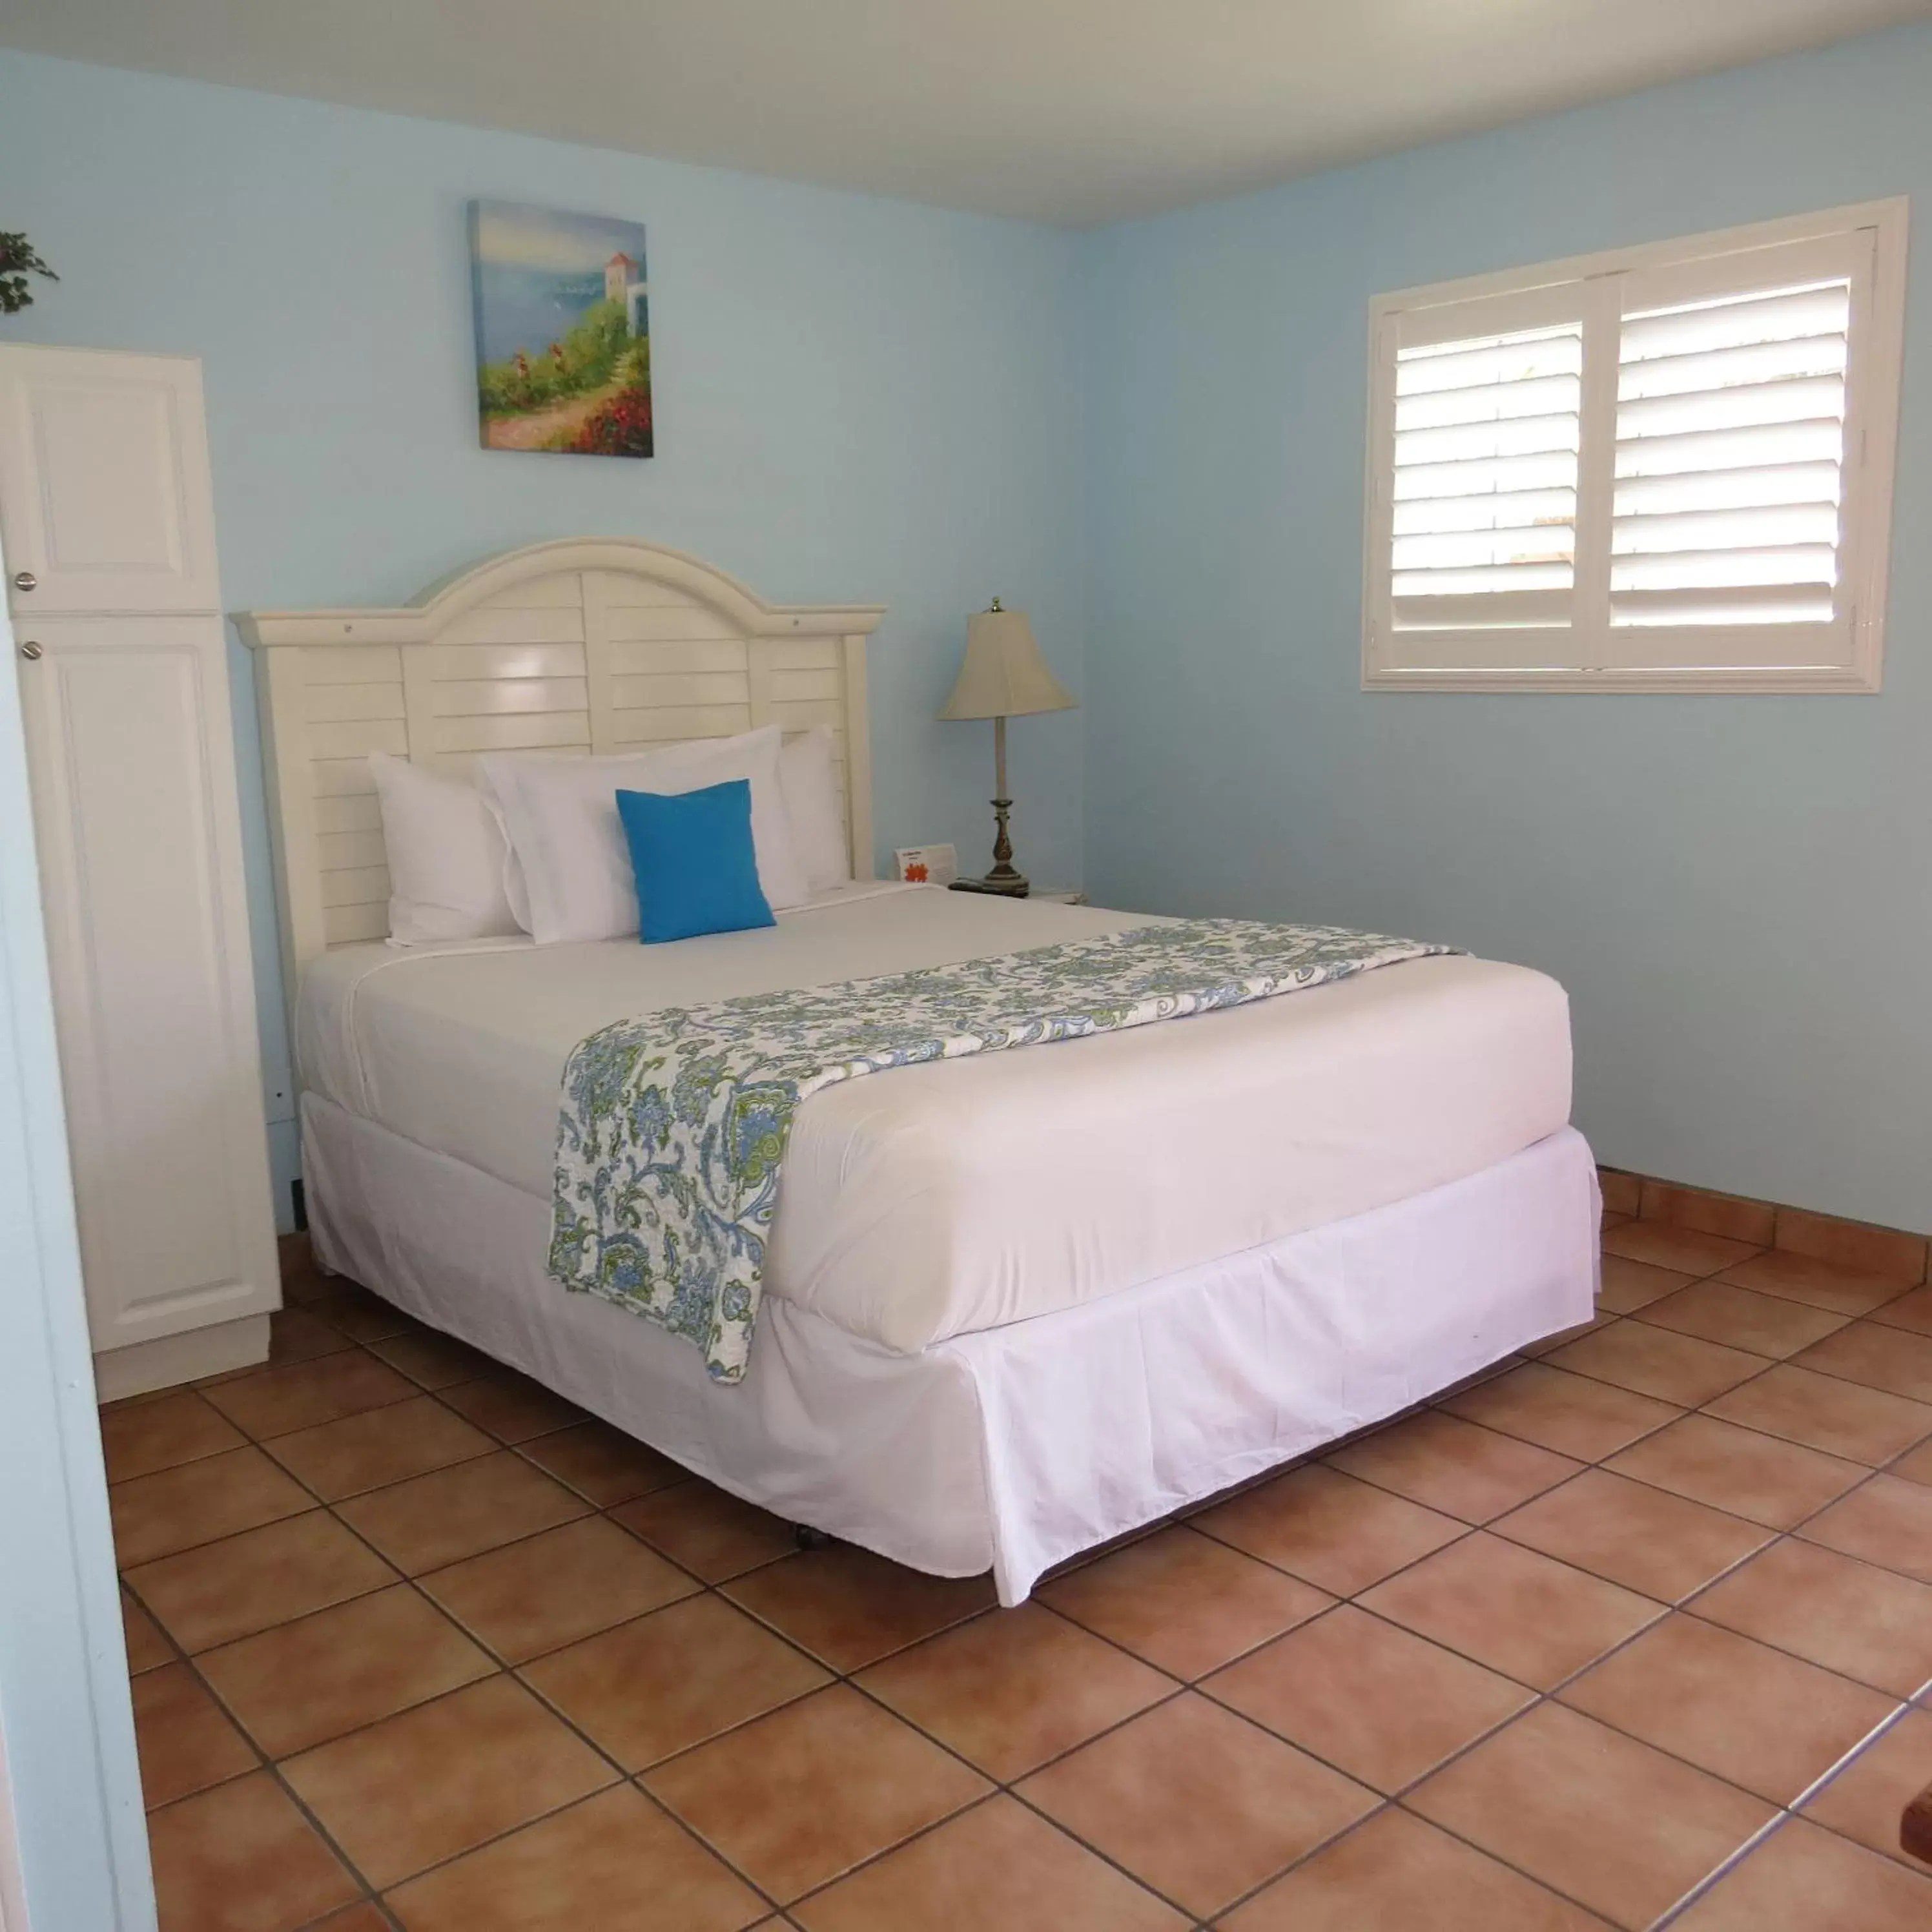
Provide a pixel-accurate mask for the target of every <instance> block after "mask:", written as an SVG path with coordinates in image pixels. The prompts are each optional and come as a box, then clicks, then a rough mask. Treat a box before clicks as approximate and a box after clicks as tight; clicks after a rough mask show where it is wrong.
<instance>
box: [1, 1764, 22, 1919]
mask: <svg viewBox="0 0 1932 1932" xmlns="http://www.w3.org/2000/svg"><path fill="white" fill-rule="evenodd" d="M0 1932H27V1887H26V1879H25V1878H24V1877H23V1875H22V1873H21V1870H20V1833H19V1832H18V1831H17V1829H15V1826H14V1823H13V1785H12V1784H11V1783H10V1781H9V1780H8V1778H7V1739H6V1734H5V1732H4V1731H0Z"/></svg>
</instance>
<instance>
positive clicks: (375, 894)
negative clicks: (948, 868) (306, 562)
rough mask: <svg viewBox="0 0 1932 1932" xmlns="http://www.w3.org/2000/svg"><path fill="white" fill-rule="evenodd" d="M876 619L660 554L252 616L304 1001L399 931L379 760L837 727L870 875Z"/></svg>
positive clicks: (861, 856) (545, 553) (575, 548)
mask: <svg viewBox="0 0 1932 1932" xmlns="http://www.w3.org/2000/svg"><path fill="white" fill-rule="evenodd" d="M883 615H884V611H883V607H881V606H880V605H877V604H853V605H850V606H849V607H844V608H833V607H830V606H829V605H820V604H767V603H766V602H765V601H763V598H760V597H757V596H756V595H754V594H753V593H752V592H751V591H749V590H748V589H745V586H743V585H742V583H738V582H737V581H736V580H734V579H733V578H731V577H727V576H726V575H725V574H724V572H723V571H720V570H715V569H713V568H712V567H711V566H710V565H709V564H706V563H700V562H698V560H697V559H696V558H695V557H691V556H685V555H684V554H683V553H682V552H681V551H678V550H665V549H663V548H661V547H660V546H658V544H648V543H639V542H634V541H629V540H628V539H624V538H565V539H564V540H562V541H559V542H556V543H544V544H532V545H531V547H529V548H528V549H527V550H511V551H509V552H508V553H505V555H503V556H497V557H493V558H491V559H490V560H489V561H488V562H486V563H481V564H478V565H476V566H475V568H473V569H470V570H466V571H463V572H462V573H461V574H459V575H458V576H456V577H451V578H449V579H446V580H445V581H444V582H443V583H441V584H440V585H437V586H432V587H431V589H429V590H427V591H425V592H424V593H423V595H422V596H421V597H419V598H418V599H417V600H416V602H415V603H413V604H408V605H407V606H405V607H403V608H401V609H400V610H249V611H244V612H242V613H239V615H238V616H237V617H236V625H237V627H238V628H239V630H240V631H241V633H242V638H243V640H244V641H245V642H246V643H248V644H249V645H250V646H251V647H252V648H253V649H255V650H257V651H259V652H260V653H261V659H260V664H259V665H258V667H257V669H258V673H259V674H258V676H257V679H256V684H257V694H258V696H259V697H260V706H261V714H262V736H263V759H264V762H265V763H266V766H267V769H268V783H269V814H270V819H271V823H272V831H273V834H274V840H275V888H276V892H277V894H278V898H279V900H280V903H281V918H282V956H283V962H284V973H285V974H286V976H287V981H288V986H289V991H290V997H291V1001H293V994H294V990H295V986H296V979H297V977H298V976H299V974H300V973H301V971H302V968H304V967H305V966H306V965H308V962H310V961H311V959H314V958H315V957H316V956H317V954H319V953H322V952H323V951H325V950H326V949H327V948H328V947H332V946H341V945H346V944H348V943H350V941H355V940H363V939H380V938H383V937H384V936H385V935H386V934H387V933H388V932H389V871H388V868H387V865H386V859H385V853H384V851H383V823H382V820H381V817H380V815H379V814H378V812H377V807H376V793H375V787H374V781H373V780H372V779H371V777H370V775H369V763H368V754H370V753H371V751H392V752H395V753H396V754H398V755H399V756H401V757H409V758H411V759H413V760H416V762H417V763H419V764H427V765H431V766H434V767H435V768H436V769H439V770H446V771H455V772H460V771H463V770H466V769H467V768H468V767H469V765H470V763H472V760H474V758H475V756H476V754H478V752H480V751H520V750H537V749H541V750H544V751H563V752H570V751H577V752H593V751H594V752H605V751H626V750H629V749H631V748H633V747H635V746H639V745H656V744H664V743H667V742H673V741H675V740H676V739H684V738H708V737H721V736H727V735H729V734H730V733H733V732H736V731H745V730H751V728H753V727H754V726H757V725H761V724H781V725H783V726H784V727H786V728H787V730H805V729H808V727H811V726H812V725H814V724H828V725H829V726H830V727H832V733H833V736H834V738H835V741H836V743H837V747H838V766H839V772H840V781H841V785H842V787H843V790H844V800H845V816H846V826H847V834H848V836H849V839H850V847H851V856H852V869H853V877H856V878H870V877H871V876H872V796H871V753H870V744H869V739H868V736H867V724H866V717H865V640H866V638H867V637H868V636H869V635H870V634H871V632H872V631H873V630H874V629H875V628H877V625H878V622H879V619H880V617H881V616H883Z"/></svg>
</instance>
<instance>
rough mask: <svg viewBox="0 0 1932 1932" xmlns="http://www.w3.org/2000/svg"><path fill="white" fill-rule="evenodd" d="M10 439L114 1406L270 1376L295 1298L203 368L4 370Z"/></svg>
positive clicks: (90, 1292)
mask: <svg viewBox="0 0 1932 1932" xmlns="http://www.w3.org/2000/svg"><path fill="white" fill-rule="evenodd" d="M0 425H5V430H4V431H0V548H4V552H5V570H6V572H7V586H8V591H7V597H8V606H9V610H10V616H11V619H12V625H13V640H14V650H15V653H16V666H17V672H18V675H19V679H20V693H21V700H22V709H23V713H24V715H25V717H26V725H27V738H28V747H27V748H28V763H29V766H30V769H31V775H32V781H33V788H34V835H35V838H36V841H37V846H38V850H39V856H40V876H41V890H42V894H43V898H44V900H45V902H46V924H47V944H48V951H49V958H50V962H51V964H52V969H53V981H54V993H55V1019H56V1023H57V1025H58V1032H59V1037H60V1052H61V1070H62V1085H63V1086H64V1088H65V1093H66V1104H67V1116H68V1139H69V1142H70V1146H71V1155H72V1162H73V1169H74V1193H75V1198H76V1202H77V1207H78V1209H79V1214H80V1241H81V1259H82V1265H83V1271H84V1273H85V1274H86V1283H87V1300H88V1315H89V1325H90V1327H91V1329H92V1334H93V1341H94V1348H95V1363H96V1370H97V1375H98V1379H99V1382H100V1385H101V1394H102V1395H103V1397H110V1396H113V1395H119V1394H130V1393H133V1392H134V1391H136V1390H137V1389H139V1388H151V1387H158V1386H160V1385H163V1384H164V1383H166V1382H175V1381H179V1380H183V1379H186V1378H187V1377H189V1376H195V1375H200V1374H205V1373H212V1372H213V1371H214V1370H217V1369H220V1368H226V1367H235V1366H239V1364H241V1363H242V1362H244V1361H251V1360H260V1358H261V1357H262V1355H263V1353H264V1352H266V1346H267V1340H268V1336H267V1326H268V1324H267V1317H268V1314H269V1311H270V1310H272V1309H274V1308H275V1307H277V1306H278V1304H279V1301H280V1290H279V1286H278V1280H277V1271H276V1253H275V1235H274V1225H273V1220H272V1208H271V1202H270V1196H269V1172H268V1156H267V1148H266V1135H265V1130H264V1127H263V1108H262V1092H261V1079H260V1067H259V1064H258V1057H257V1047H256V1033H255V1017H254V983H253V976H252V972H251V966H250V962H249V957H248V921H247V910H246V907H245V904H244V902H243V885H242V853H241V833H240V822H239V807H238V804H237V800H236V786H235V761H234V748H233V726H232V724H231V721H230V720H231V714H230V712H229V693H228V671H227V655H226V641H225V637H224V634H223V625H222V619H221V616H220V590H219V586H218V581H217V577H216V575H215V568H214V514H213V507H212V504H211V501H210V497H209V491H208V458H207V452H206V444H205V434H204V431H203V428H202V411H201V392H200V372H199V368H198V367H197V365H196V364H195V363H193V362H190V361H187V360H185V359H176V358H172V357H160V356H115V355H106V354H101V353H97V352H93V351H83V350H72V351H70V350H49V349H38V348H16V347H0ZM22 571H25V572H26V576H27V577H28V578H29V579H31V582H23V580H22V578H21V576H20V573H21V572H22ZM142 599H145V600H146V601H141V600H142Z"/></svg>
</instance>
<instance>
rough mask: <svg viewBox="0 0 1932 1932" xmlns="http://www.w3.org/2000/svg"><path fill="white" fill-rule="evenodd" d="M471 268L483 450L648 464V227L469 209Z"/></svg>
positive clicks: (545, 211) (500, 204)
mask: <svg viewBox="0 0 1932 1932" xmlns="http://www.w3.org/2000/svg"><path fill="white" fill-rule="evenodd" d="M469 260H470V268H471V275H472V286H473V288H474V291H475V308H476V395H477V407H478V413H479V415H480V417H481V426H482V440H483V447H484V449H541V450H550V451H553V452H559V453H560V454H562V455H573V456H649V455H650V454H651V447H652V446H651V334H650V305H649V297H648V294H647V286H648V285H647V284H646V281H645V278H644V231H643V225H642V224H641V223H638V222H634V221H616V220H610V219H609V218H608V217H605V216H603V215H598V214H559V213H557V212H556V211H553V210H552V209H550V208H526V207H524V206H523V205H520V203H518V202H512V201H472V202H471V203H470V204H469Z"/></svg>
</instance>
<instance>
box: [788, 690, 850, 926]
mask: <svg viewBox="0 0 1932 1932" xmlns="http://www.w3.org/2000/svg"><path fill="white" fill-rule="evenodd" d="M778 783H779V784H780V785H781V787H783V788H784V802H785V810H786V811H787V812H788V813H789V814H790V816H791V835H792V843H793V846H794V847H795V848H796V850H797V853H798V859H799V865H801V866H802V868H803V869H804V872H805V883H806V884H807V885H808V886H810V887H811V889H812V890H813V891H814V892H825V891H827V890H829V889H830V888H831V887H832V886H842V885H845V884H847V883H850V880H851V877H852V862H851V859H850V857H849V856H847V852H846V850H845V811H844V807H843V806H842V805H841V804H840V803H839V802H838V772H837V769H836V768H835V766H834V765H833V763H832V727H830V726H829V725H827V724H814V726H813V727H811V730H809V731H801V732H800V733H799V734H798V736H796V737H795V738H792V739H787V741H786V742H785V744H784V747H783V748H782V749H781V751H779V753H778Z"/></svg>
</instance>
